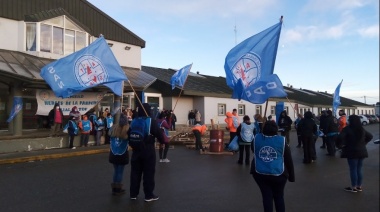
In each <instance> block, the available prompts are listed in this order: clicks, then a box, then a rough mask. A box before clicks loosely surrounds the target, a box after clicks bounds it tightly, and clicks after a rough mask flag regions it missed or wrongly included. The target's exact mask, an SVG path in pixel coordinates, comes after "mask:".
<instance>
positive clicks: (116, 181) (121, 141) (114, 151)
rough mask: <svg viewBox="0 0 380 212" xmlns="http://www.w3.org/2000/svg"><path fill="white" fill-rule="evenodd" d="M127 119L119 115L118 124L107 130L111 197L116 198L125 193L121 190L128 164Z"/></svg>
mask: <svg viewBox="0 0 380 212" xmlns="http://www.w3.org/2000/svg"><path fill="white" fill-rule="evenodd" d="M128 129H129V124H128V119H127V117H126V116H125V115H124V114H120V119H119V123H118V124H115V125H113V126H112V127H111V129H110V130H109V136H110V142H111V143H110V154H109V162H110V163H112V164H113V169H114V172H113V181H112V183H111V187H112V195H115V196H118V195H121V194H124V193H125V190H124V189H123V184H122V183H121V182H122V180H123V174H124V166H125V165H127V164H128V163H129V154H128V133H127V132H128Z"/></svg>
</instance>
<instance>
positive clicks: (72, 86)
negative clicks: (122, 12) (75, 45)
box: [40, 36, 128, 98]
mask: <svg viewBox="0 0 380 212" xmlns="http://www.w3.org/2000/svg"><path fill="white" fill-rule="evenodd" d="M40 75H41V77H42V78H43V79H44V80H45V81H46V82H47V83H48V84H49V85H50V87H51V89H52V90H53V92H54V94H55V95H56V96H57V97H62V98H66V97H70V96H72V95H74V94H76V93H78V92H81V91H83V90H85V89H87V88H91V87H95V86H98V85H105V86H107V87H108V88H110V89H111V90H112V91H113V92H114V93H115V94H116V95H118V96H121V95H122V89H123V83H122V82H123V81H124V80H128V78H127V76H126V75H125V73H124V71H123V69H122V68H121V67H120V65H119V63H118V62H117V60H116V58H115V56H114V55H113V53H112V51H111V49H110V48H109V46H108V44H107V42H106V40H105V39H104V37H102V36H101V37H100V38H98V39H96V40H95V41H94V42H93V43H91V44H90V45H89V46H88V47H86V48H83V49H81V50H79V51H77V52H75V53H73V54H70V55H68V56H66V57H64V58H61V59H59V60H56V61H54V62H52V63H49V64H47V65H46V66H44V67H43V68H42V69H41V73H40Z"/></svg>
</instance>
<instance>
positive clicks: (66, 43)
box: [26, 16, 88, 55]
mask: <svg viewBox="0 0 380 212" xmlns="http://www.w3.org/2000/svg"><path fill="white" fill-rule="evenodd" d="M36 25H39V26H40V33H39V35H38V34H37V33H36ZM36 34H37V36H39V37H37V39H38V40H39V42H40V49H36V46H37V45H36V42H35V40H37V39H36ZM87 40H88V39H87V33H86V32H84V31H83V30H82V29H81V28H80V27H79V26H77V25H76V24H74V23H73V22H72V21H71V20H69V19H68V18H67V17H66V16H61V17H57V18H53V19H49V20H46V21H43V22H41V23H27V24H26V50H27V51H41V52H51V53H55V54H60V55H68V54H72V53H74V52H76V51H79V50H80V49H82V48H84V47H86V46H87V44H88V41H87Z"/></svg>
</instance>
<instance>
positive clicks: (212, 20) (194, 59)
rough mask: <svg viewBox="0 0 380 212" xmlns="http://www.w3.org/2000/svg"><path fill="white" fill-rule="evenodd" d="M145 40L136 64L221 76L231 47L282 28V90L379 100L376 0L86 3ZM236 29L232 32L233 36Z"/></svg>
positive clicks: (92, 0) (278, 63)
mask: <svg viewBox="0 0 380 212" xmlns="http://www.w3.org/2000/svg"><path fill="white" fill-rule="evenodd" d="M89 2H90V3H92V4H93V5H95V6H96V7H98V8H99V9H100V10H102V11H103V12H105V13H107V14H108V15H109V16H110V17H112V18H113V19H115V20H116V21H117V22H119V23H120V24H122V25H123V26H125V27H126V28H128V29H129V30H130V31H132V32H133V33H135V34H136V35H137V36H139V37H140V38H142V39H143V40H145V41H146V47H145V48H144V49H142V65H144V66H152V67H158V68H173V69H180V68H182V67H183V66H185V65H188V64H190V63H193V67H192V70H191V72H194V73H196V72H197V71H199V72H200V73H201V74H205V75H212V76H223V77H225V76H226V74H225V71H224V60H225V57H226V55H227V53H228V52H229V50H230V49H231V48H233V47H234V46H235V45H236V44H237V43H240V42H241V41H243V40H245V39H246V38H248V37H250V36H252V35H254V34H257V33H259V32H260V31H262V30H265V29H266V28H268V27H270V26H272V25H274V24H276V23H277V22H278V21H279V18H280V16H281V15H283V16H284V25H283V27H282V31H281V37H280V42H279V47H278V52H277V60H276V64H275V70H274V73H275V74H277V75H278V76H279V77H280V79H281V81H282V83H283V84H284V85H292V86H293V87H295V88H305V89H310V90H315V91H327V92H329V93H333V92H334V90H335V88H336V87H337V85H338V84H339V83H340V81H341V80H342V79H343V83H342V86H341V90H340V96H343V97H347V98H351V99H354V100H357V101H360V102H363V103H364V102H366V103H367V104H375V103H376V102H378V101H379V1H378V0H304V1H296V0H265V1H263V0H240V1H236V0H192V1H187V0H186V1H184V0H175V1H174V0H139V1H135V0H109V1H104V0H89ZM235 27H236V31H235Z"/></svg>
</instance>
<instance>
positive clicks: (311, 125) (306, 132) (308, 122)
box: [297, 118, 318, 136]
mask: <svg viewBox="0 0 380 212" xmlns="http://www.w3.org/2000/svg"><path fill="white" fill-rule="evenodd" d="M317 130H318V129H317V125H316V124H315V121H314V120H313V119H311V118H303V119H301V121H300V122H299V123H298V127H297V134H299V135H301V136H314V135H316V134H317Z"/></svg>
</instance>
